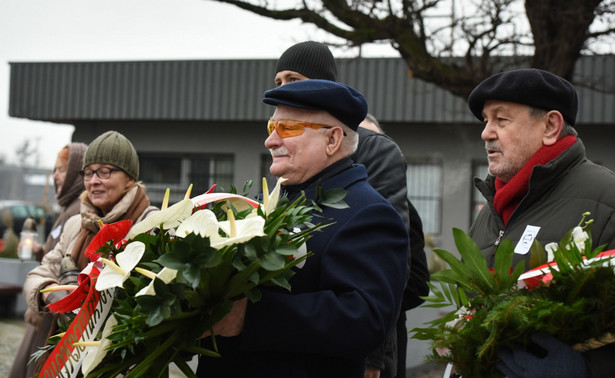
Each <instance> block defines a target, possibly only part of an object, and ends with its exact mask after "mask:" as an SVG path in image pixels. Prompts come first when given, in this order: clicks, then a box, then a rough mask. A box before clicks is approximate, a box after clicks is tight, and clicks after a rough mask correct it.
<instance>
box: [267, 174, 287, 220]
mask: <svg viewBox="0 0 615 378" xmlns="http://www.w3.org/2000/svg"><path fill="white" fill-rule="evenodd" d="M287 180H288V179H285V178H284V177H280V178H279V179H278V182H277V183H276V184H275V188H273V191H272V192H271V194H269V193H268V189H269V188H268V187H267V180H265V179H264V178H263V207H264V211H265V215H269V214H271V213H272V212H273V211H274V210H275V208H276V207H277V206H278V201H279V200H280V188H281V187H282V184H283V183H284V181H287Z"/></svg>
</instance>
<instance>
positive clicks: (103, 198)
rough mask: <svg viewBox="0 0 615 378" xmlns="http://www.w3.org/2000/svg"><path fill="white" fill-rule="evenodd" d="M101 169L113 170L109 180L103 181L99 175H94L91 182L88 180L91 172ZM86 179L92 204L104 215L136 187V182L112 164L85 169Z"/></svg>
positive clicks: (95, 165) (91, 166)
mask: <svg viewBox="0 0 615 378" xmlns="http://www.w3.org/2000/svg"><path fill="white" fill-rule="evenodd" d="M101 168H109V169H112V171H111V173H110V175H109V177H108V178H103V179H101V178H100V177H99V176H98V173H95V174H93V175H92V178H91V179H90V180H86V178H87V172H88V171H89V170H92V171H97V170H99V169H101ZM84 171H85V172H86V177H84V184H85V190H86V191H87V193H88V198H89V199H90V202H92V204H93V205H94V206H96V207H98V208H99V209H100V210H101V211H102V212H103V214H107V213H108V212H109V211H111V209H113V207H114V206H115V205H116V204H117V203H118V202H119V201H120V200H121V199H122V197H124V194H125V193H126V192H127V191H128V190H129V189H130V188H132V187H133V186H134V180H133V179H132V178H131V177H130V176H128V174H126V172H124V171H122V170H119V169H118V168H116V167H114V166H113V165H111V164H97V163H96V164H90V165H88V166H87V167H85V169H84Z"/></svg>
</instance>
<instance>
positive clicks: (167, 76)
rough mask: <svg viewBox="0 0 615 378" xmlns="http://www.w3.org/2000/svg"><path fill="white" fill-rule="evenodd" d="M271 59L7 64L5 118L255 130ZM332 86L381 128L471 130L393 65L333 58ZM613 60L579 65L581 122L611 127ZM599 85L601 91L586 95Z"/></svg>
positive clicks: (460, 109)
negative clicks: (345, 88) (235, 124)
mask: <svg viewBox="0 0 615 378" xmlns="http://www.w3.org/2000/svg"><path fill="white" fill-rule="evenodd" d="M275 63H276V60H275V59H268V60H191V61H136V62H45V63H28V62H12V63H10V66H11V89H10V101H9V115H10V116H12V117H18V118H30V119H36V120H45V121H52V122H65V123H71V122H73V121H79V120H185V121H256V120H258V121H260V120H262V119H265V118H268V117H269V116H270V114H271V110H272V109H271V107H269V106H267V105H264V104H262V102H261V98H262V94H263V92H264V91H265V90H267V89H269V88H271V87H272V86H273V76H274V71H275ZM337 63H338V72H339V77H338V80H339V81H341V82H344V83H347V84H349V85H351V86H353V87H355V88H356V89H358V90H359V91H361V92H362V93H363V94H364V95H365V97H366V99H367V101H368V103H369V108H370V109H369V110H370V112H371V113H373V114H374V115H376V116H377V117H378V119H380V120H382V121H384V122H408V123H432V122H436V123H441V122H446V123H448V122H464V123H465V122H475V120H474V118H473V117H472V116H471V114H470V112H469V110H468V108H467V105H466V102H465V100H464V99H461V98H459V97H456V96H453V95H452V94H450V93H449V92H447V91H444V90H442V89H440V88H437V87H436V86H434V85H432V84H430V83H426V82H424V81H422V80H418V79H414V78H412V77H410V76H409V74H408V68H407V66H406V65H405V63H404V62H403V60H402V59H400V58H357V59H339V60H337ZM614 72H615V57H613V56H593V57H585V58H582V59H580V60H579V62H578V63H577V71H576V74H575V83H576V84H577V87H578V88H579V94H580V99H581V100H580V102H581V104H580V108H579V121H578V122H580V123H590V124H593V123H596V124H601V123H615V95H614V94H613V93H614V91H613V88H614V87H615V79H614V77H613V75H614ZM586 84H587V85H590V86H592V85H595V84H599V85H600V86H601V87H602V88H603V89H605V90H606V92H603V91H596V90H590V89H588V88H583V85H586Z"/></svg>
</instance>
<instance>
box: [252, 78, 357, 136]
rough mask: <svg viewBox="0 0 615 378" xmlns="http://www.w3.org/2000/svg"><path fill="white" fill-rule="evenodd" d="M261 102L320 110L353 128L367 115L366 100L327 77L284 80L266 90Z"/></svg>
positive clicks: (354, 90)
mask: <svg viewBox="0 0 615 378" xmlns="http://www.w3.org/2000/svg"><path fill="white" fill-rule="evenodd" d="M263 102H264V103H265V104H269V105H275V106H277V105H286V106H290V107H293V108H300V109H311V110H324V111H327V112H329V114H331V115H332V116H334V117H335V118H337V119H338V120H339V121H341V122H342V123H343V124H345V125H346V126H348V127H350V128H351V129H352V130H355V131H356V130H357V128H358V127H359V123H361V122H362V121H363V120H364V119H365V115H367V102H366V101H365V98H364V97H363V95H362V94H361V93H360V92H359V91H357V90H356V89H354V88H352V87H349V86H348V85H345V84H341V83H337V82H334V81H329V80H317V79H313V80H301V81H295V82H292V83H288V84H286V85H282V86H279V87H277V88H274V89H270V90H268V91H266V92H265V97H264V98H263Z"/></svg>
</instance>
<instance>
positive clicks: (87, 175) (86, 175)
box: [79, 167, 121, 181]
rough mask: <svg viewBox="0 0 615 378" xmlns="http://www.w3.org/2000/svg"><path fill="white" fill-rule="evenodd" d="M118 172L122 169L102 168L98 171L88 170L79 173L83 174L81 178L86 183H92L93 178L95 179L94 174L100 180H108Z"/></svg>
mask: <svg viewBox="0 0 615 378" xmlns="http://www.w3.org/2000/svg"><path fill="white" fill-rule="evenodd" d="M116 171H121V169H119V168H109V167H102V168H98V169H86V170H83V171H81V172H79V173H80V174H81V177H83V179H84V180H85V181H90V180H91V179H92V177H94V174H96V176H98V178H99V179H101V180H104V179H108V178H109V177H111V173H112V172H116Z"/></svg>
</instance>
